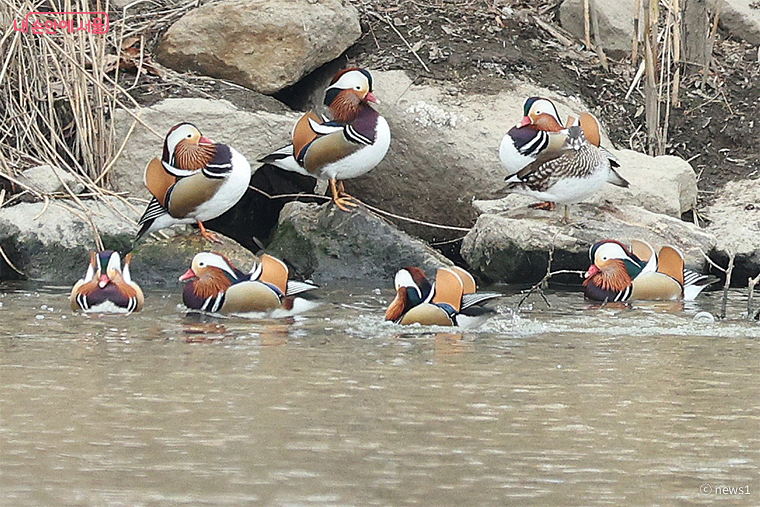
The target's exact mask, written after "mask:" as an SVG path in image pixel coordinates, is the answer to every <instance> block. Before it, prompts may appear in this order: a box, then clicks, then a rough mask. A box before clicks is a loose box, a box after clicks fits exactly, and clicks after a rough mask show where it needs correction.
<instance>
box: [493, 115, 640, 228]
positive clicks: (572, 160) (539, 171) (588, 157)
mask: <svg viewBox="0 0 760 507" xmlns="http://www.w3.org/2000/svg"><path fill="white" fill-rule="evenodd" d="M608 153H609V152H607V151H606V150H602V149H600V148H598V147H597V146H594V145H593V144H591V143H590V142H589V141H588V139H587V138H586V136H585V134H584V132H583V129H582V128H581V126H580V122H579V121H576V122H575V124H574V125H573V126H571V127H570V128H568V129H567V135H566V137H565V140H564V143H563V145H562V147H561V148H560V149H552V150H544V151H542V152H541V153H540V154H539V155H538V157H537V158H536V160H535V161H533V162H531V163H530V164H528V165H527V166H525V167H524V168H523V169H521V170H520V171H518V172H517V173H515V174H513V175H512V176H508V177H507V178H506V181H507V186H506V187H505V188H504V191H506V192H514V193H518V194H525V195H529V196H532V197H535V198H537V199H541V200H543V201H546V203H545V204H547V205H548V206H544V203H541V204H538V205H535V206H534V207H539V208H542V209H550V210H551V209H554V203H555V202H558V203H560V204H564V205H565V216H564V221H565V222H567V221H569V209H568V206H569V205H570V204H574V203H577V202H580V201H582V200H583V199H585V198H587V197H589V196H590V195H592V194H593V193H594V192H596V191H597V190H598V189H599V188H600V187H601V186H602V185H603V184H604V183H605V182H607V181H609V182H610V183H612V184H614V185H617V186H620V187H627V186H628V185H629V183H628V181H626V180H625V179H624V178H623V177H622V176H620V175H619V174H618V173H617V171H615V170H614V169H613V168H612V165H611V163H610V158H609V156H608Z"/></svg>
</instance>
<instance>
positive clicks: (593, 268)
mask: <svg viewBox="0 0 760 507" xmlns="http://www.w3.org/2000/svg"><path fill="white" fill-rule="evenodd" d="M599 271H600V269H599V268H598V267H596V264H592V265H591V266H589V268H588V271H586V278H591V277H592V276H594V275H595V274H597V273H599Z"/></svg>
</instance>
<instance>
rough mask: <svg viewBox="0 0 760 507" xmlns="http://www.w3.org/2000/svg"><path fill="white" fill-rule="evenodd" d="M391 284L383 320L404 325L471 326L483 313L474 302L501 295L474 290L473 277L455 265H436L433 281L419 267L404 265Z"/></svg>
mask: <svg viewBox="0 0 760 507" xmlns="http://www.w3.org/2000/svg"><path fill="white" fill-rule="evenodd" d="M394 285H395V288H396V297H395V298H394V299H393V301H392V302H391V304H390V305H389V306H388V309H387V310H386V312H385V320H390V321H392V322H396V323H398V324H403V325H409V324H422V325H426V326H433V325H436V326H460V327H470V326H471V325H473V324H474V323H475V322H477V321H479V319H478V316H479V315H480V314H482V313H483V309H481V308H475V306H476V305H480V304H482V303H485V302H486V301H489V300H491V299H494V298H497V297H500V296H501V294H499V293H495V292H476V290H477V288H476V285H475V279H474V278H473V277H472V275H471V274H470V273H468V272H467V271H465V270H464V269H462V268H460V267H457V266H453V267H450V268H441V269H439V270H438V272H437V273H436V276H435V284H431V283H430V281H429V280H428V279H427V277H426V276H425V273H424V272H423V271H422V270H421V269H420V268H417V267H408V268H404V269H401V270H399V271H398V272H397V273H396V276H395V277H394Z"/></svg>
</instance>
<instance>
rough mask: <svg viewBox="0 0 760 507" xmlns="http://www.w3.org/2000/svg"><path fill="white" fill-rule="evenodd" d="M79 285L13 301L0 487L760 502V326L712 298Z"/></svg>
mask: <svg viewBox="0 0 760 507" xmlns="http://www.w3.org/2000/svg"><path fill="white" fill-rule="evenodd" d="M66 293H67V290H66V289H65V288H44V289H40V290H21V289H19V290H16V291H13V290H9V291H7V292H5V293H4V294H3V295H2V296H0V303H1V306H0V483H1V484H2V496H0V505H8V506H25V505H40V506H41V505H107V506H136V505H150V506H153V505H193V506H195V505H230V506H239V505H273V506H280V505H282V506H285V505H287V506H292V505H320V506H321V505H331V506H332V505H355V506H368V505H370V506H371V505H380V506H386V505H387V506H396V505H433V506H444V505H451V506H463V505H494V506H497V505H499V506H500V505H542V506H558V505H616V506H619V505H712V504H714V503H716V502H718V501H720V502H725V503H726V505H757V498H756V497H757V495H758V494H760V483H758V481H757V477H758V463H759V461H760V458H759V456H758V453H759V451H758V450H759V449H760V431H759V430H760V422H759V421H760V419H759V417H760V396H759V395H760V392H759V391H760V372H758V352H759V347H758V338H760V326H758V325H757V324H756V323H749V324H748V323H744V322H742V321H740V320H738V318H737V319H735V320H729V321H724V322H714V323H701V322H694V316H695V315H697V313H698V312H700V311H708V312H711V313H716V312H717V306H718V304H719V299H720V298H719V295H718V294H717V293H713V294H707V295H706V297H705V298H704V299H703V300H702V301H701V302H698V303H697V304H693V305H688V306H687V307H686V308H683V309H682V308H680V307H679V306H676V307H673V306H672V305H669V304H637V305H634V306H632V307H627V306H612V305H606V306H600V305H596V304H590V303H587V302H584V301H583V300H582V299H581V297H580V295H579V294H577V293H558V294H549V296H548V297H549V301H550V302H551V303H552V307H551V308H547V307H546V306H545V305H544V304H543V302H541V301H540V299H539V298H536V300H535V301H533V302H532V303H530V304H529V305H528V307H523V309H522V310H521V311H520V312H516V311H514V310H513V306H515V305H516V304H517V301H518V300H519V297H518V296H515V295H514V294H512V295H508V296H506V297H505V298H504V299H503V300H501V301H500V302H498V303H497V304H496V305H492V306H495V307H496V309H497V313H496V314H495V316H494V317H493V318H492V319H490V320H489V321H488V322H487V323H486V324H485V325H484V326H483V327H482V328H481V329H479V330H476V331H468V332H462V333H457V332H451V331H452V330H451V329H424V328H420V327H414V326H412V327H408V328H399V327H397V326H394V325H391V324H388V323H385V322H383V320H382V319H383V312H384V308H385V305H386V304H387V302H388V300H389V298H391V297H392V291H391V290H390V289H387V288H385V287H384V288H383V290H373V288H367V289H359V288H357V289H356V294H346V293H345V290H340V291H339V290H334V291H331V290H327V289H324V290H322V291H320V297H321V299H322V300H324V301H325V303H323V304H322V305H321V306H319V307H318V308H317V309H315V310H314V311H312V312H311V313H310V314H308V315H304V316H299V317H297V318H294V319H290V320H269V321H246V320H241V319H233V318H225V319H222V318H213V317H209V316H205V315H193V316H187V317H186V316H185V315H184V312H182V311H181V309H180V308H179V307H178V303H179V302H180V301H181V299H180V295H179V291H177V292H176V293H163V294H161V293H159V294H156V293H155V292H153V293H149V294H148V299H147V300H146V310H145V311H143V312H142V313H141V314H135V315H131V316H127V317H125V316H99V315H86V316H83V315H76V314H72V313H71V312H70V311H69V310H68V302H67V296H66ZM739 298H740V296H739V294H738V293H737V294H735V295H734V297H732V303H731V304H732V306H731V307H736V308H741V307H742V304H743V303H742V302H741V301H740V300H739ZM531 305H532V306H531ZM703 484H707V485H710V487H711V488H713V489H712V491H713V492H712V493H709V494H703V493H700V486H702V485H703ZM747 485H749V487H750V492H751V494H750V496H746V497H740V496H735V497H733V500H729V499H727V498H725V497H722V498H719V499H716V498H715V496H716V494H715V489H716V488H718V487H722V486H727V487H744V486H747ZM745 498H746V499H745ZM749 498H752V499H754V500H753V501H749Z"/></svg>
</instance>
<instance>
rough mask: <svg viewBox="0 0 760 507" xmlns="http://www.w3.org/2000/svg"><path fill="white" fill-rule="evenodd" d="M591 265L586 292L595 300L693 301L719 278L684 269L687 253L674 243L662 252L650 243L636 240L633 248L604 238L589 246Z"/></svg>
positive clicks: (663, 248)
mask: <svg viewBox="0 0 760 507" xmlns="http://www.w3.org/2000/svg"><path fill="white" fill-rule="evenodd" d="M589 258H590V259H591V262H592V264H591V266H590V267H589V268H588V271H587V272H586V280H585V281H584V282H583V287H584V293H585V295H586V297H587V298H588V299H593V300H595V301H628V300H648V301H658V300H673V299H684V300H686V301H691V300H693V299H695V298H696V297H697V295H698V294H699V293H700V292H701V291H702V289H704V288H705V287H707V286H708V285H710V284H711V283H714V282H715V281H716V280H717V278H716V277H714V276H712V275H703V274H701V273H697V272H696V271H692V270H690V269H684V261H683V255H682V254H681V252H679V251H678V250H676V249H675V248H673V247H670V246H664V247H662V249H660V252H659V255H658V254H655V252H654V249H653V248H652V246H651V245H650V244H649V243H646V242H644V241H638V240H634V241H632V242H631V248H628V247H626V246H625V245H624V244H622V243H620V242H619V241H615V240H611V239H607V240H604V241H600V242H599V243H596V244H595V245H593V246H592V247H591V249H590V250H589Z"/></svg>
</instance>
